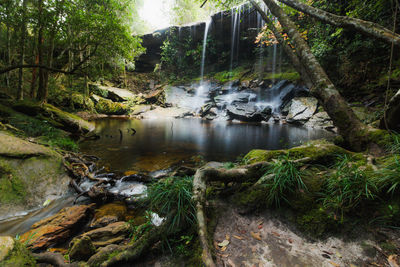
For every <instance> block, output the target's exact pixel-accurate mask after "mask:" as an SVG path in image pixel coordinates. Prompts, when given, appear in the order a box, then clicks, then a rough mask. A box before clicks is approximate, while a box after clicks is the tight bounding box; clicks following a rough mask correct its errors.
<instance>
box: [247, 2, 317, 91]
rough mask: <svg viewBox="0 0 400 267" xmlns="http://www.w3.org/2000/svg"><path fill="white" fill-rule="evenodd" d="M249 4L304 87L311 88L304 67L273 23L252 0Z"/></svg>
mask: <svg viewBox="0 0 400 267" xmlns="http://www.w3.org/2000/svg"><path fill="white" fill-rule="evenodd" d="M250 2H251V4H252V5H253V6H254V8H255V9H256V10H257V11H258V13H259V14H260V15H261V17H262V18H263V20H264V21H265V23H267V24H268V28H269V29H270V30H271V31H272V32H273V34H274V36H275V38H276V39H277V40H278V42H279V43H280V44H281V45H282V47H283V49H284V50H285V53H286V55H287V56H288V57H289V59H290V61H291V62H292V64H293V67H294V68H295V69H296V71H297V72H298V73H299V74H300V76H301V78H302V79H303V81H304V83H305V84H306V86H307V87H308V88H311V87H312V86H313V83H312V81H311V79H310V77H309V75H308V73H307V71H306V70H305V68H304V66H303V65H302V64H301V62H300V60H299V58H298V57H297V55H296V54H295V53H294V52H293V50H292V48H291V47H290V46H289V44H288V43H287V42H286V41H285V38H284V37H283V36H282V34H281V33H280V32H279V31H278V29H277V28H276V27H275V25H274V23H273V22H272V21H271V20H270V19H269V18H268V16H267V14H265V12H264V11H263V10H262V9H261V7H260V6H259V5H258V4H257V3H256V2H255V1H254V0H250Z"/></svg>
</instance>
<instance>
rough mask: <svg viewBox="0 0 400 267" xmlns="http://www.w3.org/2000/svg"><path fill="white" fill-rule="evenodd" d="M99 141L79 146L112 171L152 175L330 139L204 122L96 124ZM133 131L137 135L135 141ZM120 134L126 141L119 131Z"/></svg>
mask: <svg viewBox="0 0 400 267" xmlns="http://www.w3.org/2000/svg"><path fill="white" fill-rule="evenodd" d="M95 124H96V133H97V134H98V135H99V136H100V139H99V140H95V141H88V142H85V143H84V144H82V145H81V149H82V151H83V152H84V153H87V154H92V155H95V156H98V157H100V158H101V161H102V162H101V163H102V164H104V165H108V166H109V167H110V168H111V169H112V170H114V171H121V172H123V171H126V170H142V171H154V170H158V169H162V168H166V167H168V166H169V165H170V164H171V163H178V162H179V161H182V160H183V161H184V160H187V159H189V158H190V157H193V156H201V157H202V158H204V160H206V161H211V160H213V161H214V160H215V161H234V160H236V159H237V157H238V156H240V155H244V154H246V153H247V152H249V151H250V150H251V149H255V148H258V149H281V148H287V147H293V146H295V145H299V144H301V143H302V142H306V141H308V140H313V139H318V138H327V137H331V136H332V134H331V133H329V132H327V131H324V130H316V129H311V128H304V127H298V126H294V125H289V124H249V123H234V122H226V121H212V122H210V121H204V120H201V119H196V118H190V119H170V120H166V119H152V120H132V119H115V118H107V119H101V120H96V121H95ZM132 129H135V130H136V133H135V134H134V135H132V133H133V131H132ZM119 130H121V132H122V139H121V134H120V131H119Z"/></svg>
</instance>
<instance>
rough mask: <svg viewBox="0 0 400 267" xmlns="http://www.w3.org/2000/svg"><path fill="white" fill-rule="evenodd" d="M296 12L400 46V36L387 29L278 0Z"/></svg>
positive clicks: (307, 6) (294, 1)
mask: <svg viewBox="0 0 400 267" xmlns="http://www.w3.org/2000/svg"><path fill="white" fill-rule="evenodd" d="M278 1H279V2H282V3H284V4H286V5H288V6H290V7H292V8H294V9H296V10H299V11H301V12H304V13H306V14H308V15H310V16H312V17H314V18H316V19H318V20H321V21H323V22H326V23H329V24H332V25H334V26H337V27H342V28H348V29H352V30H356V31H359V32H361V33H364V34H366V35H368V36H371V37H374V38H376V39H379V40H382V41H384V42H386V43H389V44H391V43H392V42H394V44H395V45H396V46H400V35H399V34H396V33H394V32H393V31H391V30H389V29H386V28H385V27H383V26H381V25H379V24H376V23H373V22H370V21H365V20H361V19H357V18H351V17H346V16H338V15H335V14H332V13H329V12H326V11H324V10H321V9H318V8H315V7H312V6H309V5H306V4H303V3H300V2H299V1H297V0H278Z"/></svg>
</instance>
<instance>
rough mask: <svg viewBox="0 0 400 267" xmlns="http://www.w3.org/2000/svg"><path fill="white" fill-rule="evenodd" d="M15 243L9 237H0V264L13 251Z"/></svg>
mask: <svg viewBox="0 0 400 267" xmlns="http://www.w3.org/2000/svg"><path fill="white" fill-rule="evenodd" d="M14 246H15V241H14V239H13V238H12V237H11V236H0V262H2V261H3V260H4V259H5V258H6V257H7V255H8V254H9V253H10V252H11V251H12V250H13V249H14Z"/></svg>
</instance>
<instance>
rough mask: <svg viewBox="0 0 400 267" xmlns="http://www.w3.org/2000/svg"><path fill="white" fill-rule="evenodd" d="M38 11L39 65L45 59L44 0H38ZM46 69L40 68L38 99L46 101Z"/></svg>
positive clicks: (42, 63)
mask: <svg viewBox="0 0 400 267" xmlns="http://www.w3.org/2000/svg"><path fill="white" fill-rule="evenodd" d="M38 12H39V15H38V16H39V31H38V55H39V65H40V66H41V65H44V60H43V29H44V25H43V0H38ZM44 83H45V70H44V69H43V68H39V85H38V94H37V99H38V100H39V101H43V102H45V101H46V98H47V93H46V91H45V84H44Z"/></svg>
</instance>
